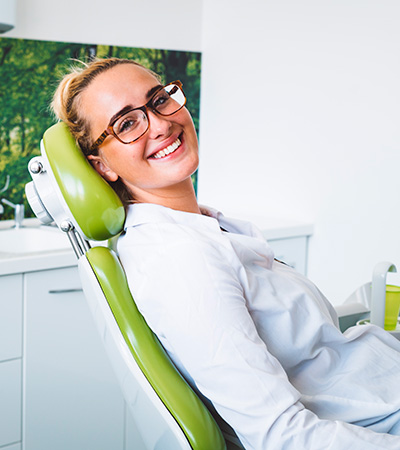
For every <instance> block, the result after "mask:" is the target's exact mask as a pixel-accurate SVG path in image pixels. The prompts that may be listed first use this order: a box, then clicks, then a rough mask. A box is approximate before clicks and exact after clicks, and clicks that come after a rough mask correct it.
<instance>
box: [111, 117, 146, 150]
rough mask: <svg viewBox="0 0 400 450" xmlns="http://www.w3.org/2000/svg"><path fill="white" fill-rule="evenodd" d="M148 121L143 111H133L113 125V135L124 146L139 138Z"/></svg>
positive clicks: (144, 130)
mask: <svg viewBox="0 0 400 450" xmlns="http://www.w3.org/2000/svg"><path fill="white" fill-rule="evenodd" d="M147 126H148V121H147V116H146V114H145V113H144V111H142V110H140V109H134V110H133V111H129V112H127V113H126V114H124V115H123V116H121V117H120V118H119V119H118V120H117V121H116V122H115V123H114V125H113V129H114V133H115V134H116V135H117V136H118V137H119V139H121V141H122V142H124V143H125V144H129V143H130V142H132V141H134V140H136V139H138V138H140V136H142V134H144V133H145V132H146V130H147Z"/></svg>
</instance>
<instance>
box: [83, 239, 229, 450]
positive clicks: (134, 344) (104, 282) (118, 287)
mask: <svg viewBox="0 0 400 450" xmlns="http://www.w3.org/2000/svg"><path fill="white" fill-rule="evenodd" d="M86 256H87V258H88V260H89V263H90V265H91V267H92V268H93V270H94V272H95V274H96V277H97V279H98V281H99V283H100V286H101V288H102V290H103V292H104V294H105V297H106V298H107V301H108V304H109V306H110V308H111V311H112V313H113V315H114V317H115V320H116V321H117V323H118V326H119V328H120V330H121V332H122V335H123V336H124V339H125V342H126V343H127V345H128V347H129V349H130V350H131V353H132V355H133V356H134V358H135V360H136V362H137V364H138V365H139V367H140V368H141V370H142V372H143V374H144V375H145V377H146V378H147V380H148V381H149V382H150V384H151V385H152V387H153V389H154V390H155V391H156V392H157V394H158V396H159V397H160V398H161V399H162V401H163V403H164V404H165V406H166V407H167V409H168V410H169V411H170V412H171V414H172V415H173V416H174V418H175V420H176V421H177V422H178V424H179V426H180V427H181V429H182V430H183V432H184V433H185V435H186V437H187V439H188V441H189V443H190V445H191V446H192V448H193V449H199V450H200V449H202V450H219V449H224V448H225V441H224V438H223V437H222V434H221V432H220V430H219V428H218V426H217V425H216V423H215V422H214V419H213V417H212V416H211V414H210V413H209V411H208V410H207V408H206V407H205V406H204V405H203V403H202V402H201V401H200V399H199V398H198V397H197V395H196V394H195V393H194V392H193V391H192V389H191V388H190V387H189V385H188V384H187V383H186V381H185V380H184V379H183V378H182V377H181V375H180V374H179V373H178V371H177V370H176V369H175V367H174V366H173V365H172V364H171V361H170V359H169V357H168V356H167V354H166V353H165V351H164V349H163V347H162V346H161V344H160V343H159V341H158V339H157V337H156V336H155V335H154V334H153V333H152V331H151V330H150V328H149V327H148V326H147V324H146V322H145V320H144V319H143V317H142V315H141V314H140V312H139V311H138V309H137V307H136V305H135V303H134V301H133V299H132V296H131V293H130V291H129V289H128V284H127V281H126V277H125V273H124V271H123V269H122V267H121V264H120V262H119V260H118V258H117V257H116V256H115V254H114V253H113V252H112V251H110V250H109V249H108V248H105V247H94V248H91V249H90V250H89V251H88V252H87V253H86Z"/></svg>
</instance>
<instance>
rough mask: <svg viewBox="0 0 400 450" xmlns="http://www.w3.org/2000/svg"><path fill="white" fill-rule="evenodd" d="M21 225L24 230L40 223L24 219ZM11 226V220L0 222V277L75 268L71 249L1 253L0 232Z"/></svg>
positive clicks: (12, 223) (75, 259) (74, 258)
mask: <svg viewBox="0 0 400 450" xmlns="http://www.w3.org/2000/svg"><path fill="white" fill-rule="evenodd" d="M22 225H23V227H24V228H25V227H26V228H38V227H39V226H40V222H39V220H37V219H25V220H24V221H23V224H22ZM13 226H14V221H13V220H2V221H0V275H10V274H14V273H24V272H34V271H37V270H48V269H56V268H60V267H69V266H75V265H76V264H77V258H76V256H75V253H74V251H73V250H72V247H71V248H67V249H62V250H60V249H58V250H46V251H40V252H32V253H21V252H20V253H10V252H2V251H1V231H2V230H8V229H10V228H12V227H13ZM43 228H45V227H43ZM60 233H61V231H60Z"/></svg>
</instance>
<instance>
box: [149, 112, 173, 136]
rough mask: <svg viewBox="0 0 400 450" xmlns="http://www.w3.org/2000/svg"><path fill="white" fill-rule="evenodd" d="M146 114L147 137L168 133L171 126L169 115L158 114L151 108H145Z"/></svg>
mask: <svg viewBox="0 0 400 450" xmlns="http://www.w3.org/2000/svg"><path fill="white" fill-rule="evenodd" d="M147 115H148V117H149V137H150V138H151V139H157V138H158V137H163V136H165V135H169V132H170V128H171V122H170V120H169V117H163V116H160V115H159V114H157V113H155V112H153V111H151V110H147Z"/></svg>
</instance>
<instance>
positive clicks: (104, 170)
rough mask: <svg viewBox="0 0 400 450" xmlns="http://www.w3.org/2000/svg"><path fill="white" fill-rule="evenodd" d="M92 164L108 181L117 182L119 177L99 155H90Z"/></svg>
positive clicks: (89, 158)
mask: <svg viewBox="0 0 400 450" xmlns="http://www.w3.org/2000/svg"><path fill="white" fill-rule="evenodd" d="M87 158H88V160H89V162H90V164H91V165H92V166H93V167H94V168H95V169H96V171H97V172H98V173H99V174H100V175H101V176H102V177H103V178H104V179H105V180H107V181H117V180H118V175H117V174H116V173H115V172H114V171H113V170H111V169H110V168H109V167H108V166H107V164H105V163H104V161H103V159H102V158H101V157H100V156H97V155H88V157H87Z"/></svg>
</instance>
